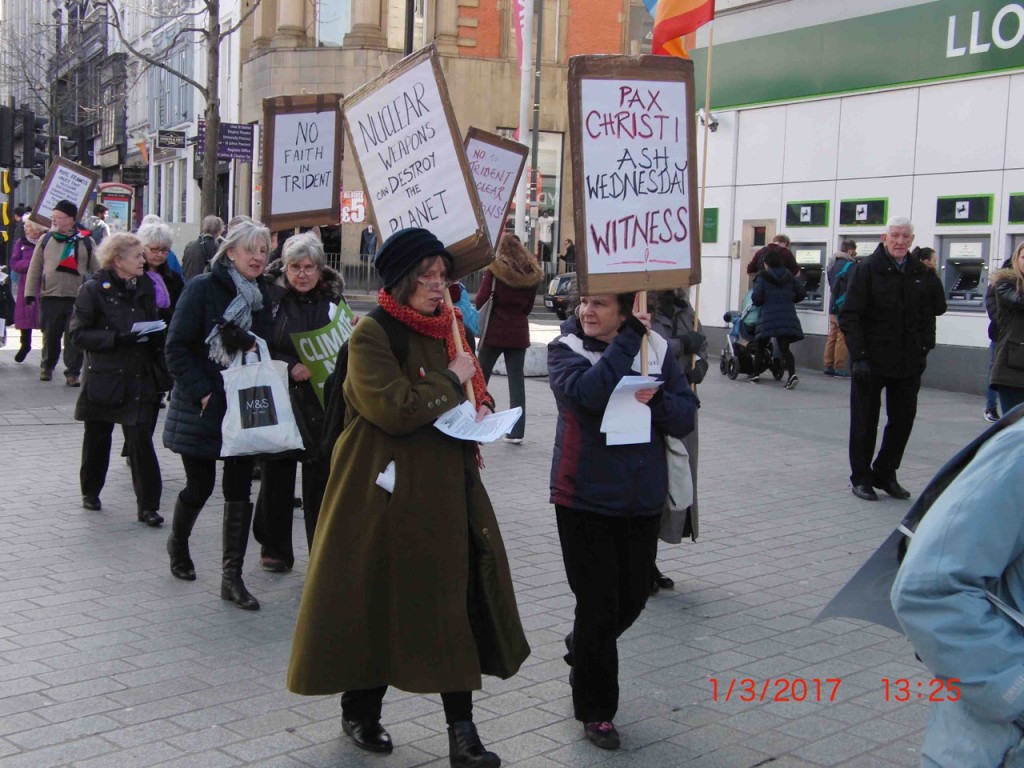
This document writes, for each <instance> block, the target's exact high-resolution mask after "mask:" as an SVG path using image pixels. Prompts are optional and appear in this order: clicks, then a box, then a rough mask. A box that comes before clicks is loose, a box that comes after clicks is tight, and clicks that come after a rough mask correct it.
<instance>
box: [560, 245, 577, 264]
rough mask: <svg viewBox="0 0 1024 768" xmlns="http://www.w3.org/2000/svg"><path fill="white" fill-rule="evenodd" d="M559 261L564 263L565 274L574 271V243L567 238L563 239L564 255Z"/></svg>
mask: <svg viewBox="0 0 1024 768" xmlns="http://www.w3.org/2000/svg"><path fill="white" fill-rule="evenodd" d="M561 259H562V261H564V262H565V271H566V272H575V271H576V243H574V242H573V241H572V240H570V239H569V238H566V239H565V253H564V254H562V256H561Z"/></svg>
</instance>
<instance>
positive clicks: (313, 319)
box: [252, 232, 345, 573]
mask: <svg viewBox="0 0 1024 768" xmlns="http://www.w3.org/2000/svg"><path fill="white" fill-rule="evenodd" d="M266 277H267V281H268V282H269V283H270V287H269V288H268V294H269V296H270V305H271V312H272V313H273V315H274V326H273V330H272V331H271V334H270V338H269V339H267V346H268V347H269V348H270V354H271V356H272V357H273V358H274V359H275V360H283V361H284V362H285V363H287V364H288V386H289V391H290V394H291V401H292V410H293V411H294V412H295V418H296V419H298V420H299V422H300V423H301V424H302V426H303V428H302V429H301V432H302V436H303V439H304V440H305V441H306V450H305V451H304V453H303V455H302V457H301V459H300V458H296V457H294V456H271V457H268V458H266V459H264V460H263V480H262V482H261V483H260V492H259V496H258V497H257V499H256V514H255V517H254V518H253V525H252V532H253V535H254V536H255V538H256V541H258V542H259V543H260V545H261V546H262V549H261V551H260V567H261V568H263V570H265V571H270V572H271V573H283V572H284V571H288V570H291V568H292V566H293V565H294V564H295V553H294V551H293V549H292V517H293V513H292V509H293V507H292V499H293V498H294V496H295V472H296V469H297V468H298V465H299V463H300V461H301V463H302V509H303V512H304V517H305V523H306V543H307V545H308V547H309V549H310V550H312V549H313V534H314V533H315V532H316V524H317V517H318V515H319V513H320V504H321V502H322V501H323V496H324V485H325V484H326V482H327V472H328V462H329V461H330V456H324V455H323V454H322V453H321V451H320V444H321V442H322V440H323V426H324V408H323V406H322V405H321V404H320V399H319V398H318V397H317V395H316V392H315V391H314V390H313V385H312V383H311V382H310V375H311V374H310V371H309V369H308V368H307V367H306V366H305V365H303V364H302V361H301V360H300V358H299V353H298V351H297V350H296V348H295V344H294V342H293V341H292V334H295V333H307V332H309V331H315V330H317V329H319V328H323V327H324V326H326V325H328V324H330V322H331V315H330V309H331V305H332V304H333V305H335V306H336V307H337V306H338V305H341V304H344V303H345V299H344V295H343V292H344V290H345V281H344V280H343V279H342V276H341V275H340V274H339V273H338V272H337V271H335V270H333V269H331V268H330V267H328V266H327V263H326V258H325V256H324V248H323V244H322V243H321V242H320V240H318V239H317V238H316V237H315V236H314V235H312V234H310V233H308V232H307V233H305V234H302V235H295V236H294V237H290V238H288V242H287V243H285V246H284V252H283V254H282V258H281V261H275V262H274V263H273V264H271V265H270V266H269V267H267V272H266ZM339 311H340V309H339Z"/></svg>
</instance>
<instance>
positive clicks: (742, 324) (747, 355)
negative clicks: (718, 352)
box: [718, 291, 786, 381]
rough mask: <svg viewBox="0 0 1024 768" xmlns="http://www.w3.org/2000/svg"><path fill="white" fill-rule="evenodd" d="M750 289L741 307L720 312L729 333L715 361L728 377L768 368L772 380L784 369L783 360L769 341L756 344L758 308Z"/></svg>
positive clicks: (756, 372)
mask: <svg viewBox="0 0 1024 768" xmlns="http://www.w3.org/2000/svg"><path fill="white" fill-rule="evenodd" d="M752 293H753V292H752V291H747V295H746V296H744V297H743V307H742V308H741V309H739V310H730V311H729V312H726V313H725V314H724V315H723V316H722V319H723V320H725V322H726V323H728V324H729V335H728V337H727V338H726V340H725V347H724V348H723V349H722V356H721V358H720V359H719V361H718V370H719V371H720V372H721V373H722V374H723V375H726V376H728V377H729V378H730V379H735V378H736V377H737V376H739V375H740V374H741V373H743V374H746V375H748V376H759V375H760V374H761V373H762V372H764V371H768V370H770V371H771V372H772V376H774V377H775V380H776V381H779V380H780V379H781V378H782V376H783V374H784V373H785V372H786V371H785V369H784V368H783V366H782V361H781V360H779V359H777V358H776V357H775V355H774V349H773V348H772V344H771V342H766V343H764V344H760V345H759V344H758V343H757V342H756V341H755V340H754V334H755V333H756V331H757V321H758V318H759V316H760V314H761V310H760V307H755V306H754V304H753V302H752V301H751V296H752Z"/></svg>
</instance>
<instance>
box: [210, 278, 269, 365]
mask: <svg viewBox="0 0 1024 768" xmlns="http://www.w3.org/2000/svg"><path fill="white" fill-rule="evenodd" d="M227 268H228V274H229V275H230V276H231V282H233V283H234V284H235V289H236V290H237V293H236V294H235V298H233V299H232V300H231V303H230V304H228V306H227V309H225V310H224V322H225V323H234V324H235V325H237V326H238V327H239V328H241V329H242V330H243V331H248V330H249V329H250V328H252V313H253V312H259V311H260V310H261V309H262V308H263V294H262V293H260V288H259V286H258V285H257V284H256V281H255V280H246V279H245V278H244V277H242V276H241V275H240V274H238V270H237V269H235V265H234V264H232V263H231V262H228V265H227ZM206 343H207V344H208V345H209V347H210V355H209V356H210V359H211V360H212V361H213V362H215V363H217V364H218V365H223V366H224V367H225V368H227V367H228V366H229V365H231V363H232V362H233V361H234V359H235V355H234V353H232V352H229V351H228V350H227V348H226V347H225V346H224V340H223V339H222V338H221V334H220V326H219V325H215V326H213V330H212V331H210V335H209V336H207V337H206Z"/></svg>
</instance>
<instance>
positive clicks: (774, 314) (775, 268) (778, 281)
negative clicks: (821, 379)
mask: <svg viewBox="0 0 1024 768" xmlns="http://www.w3.org/2000/svg"><path fill="white" fill-rule="evenodd" d="M787 254H788V255H789V257H788V258H792V254H790V252H789V249H788V248H786V247H785V246H782V245H777V244H776V243H772V244H771V245H769V246H768V247H767V248H766V249H765V255H764V269H762V270H761V271H760V272H758V273H757V277H756V278H755V279H754V294H753V297H752V298H751V301H753V303H754V306H755V307H760V308H761V318H760V320H758V322H757V331H756V333H755V336H754V338H755V339H757V343H758V344H759V345H761V346H762V347H767V345H768V342H769V341H770V342H771V343H772V345H773V350H774V353H775V354H776V355H778V356H779V357H780V358H781V359H782V361H783V363H784V364H785V366H786V373H787V374H789V375H788V377H787V378H786V384H785V387H786V389H795V388H796V385H797V384H799V383H800V377H799V376H797V375H796V360H794V359H793V353H792V351H790V349H789V345H790V344H793V343H796V342H798V341H801V340H802V339H803V337H804V331H803V328H802V327H801V326H800V318H799V317H797V314H796V305H797V304H798V303H799V302H801V301H803V300H804V297H805V296H806V295H807V289H806V287H805V286H804V283H803V281H802V280H801V279H800V278H798V277H794V276H793V273H792V272H790V271H789V270H788V269H787V268H786V267H785V266H784V265H785V264H786V262H787V261H788V258H787ZM747 379H748V381H752V382H754V383H757V380H758V376H757V375H756V374H755V375H753V376H749V377H747Z"/></svg>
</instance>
